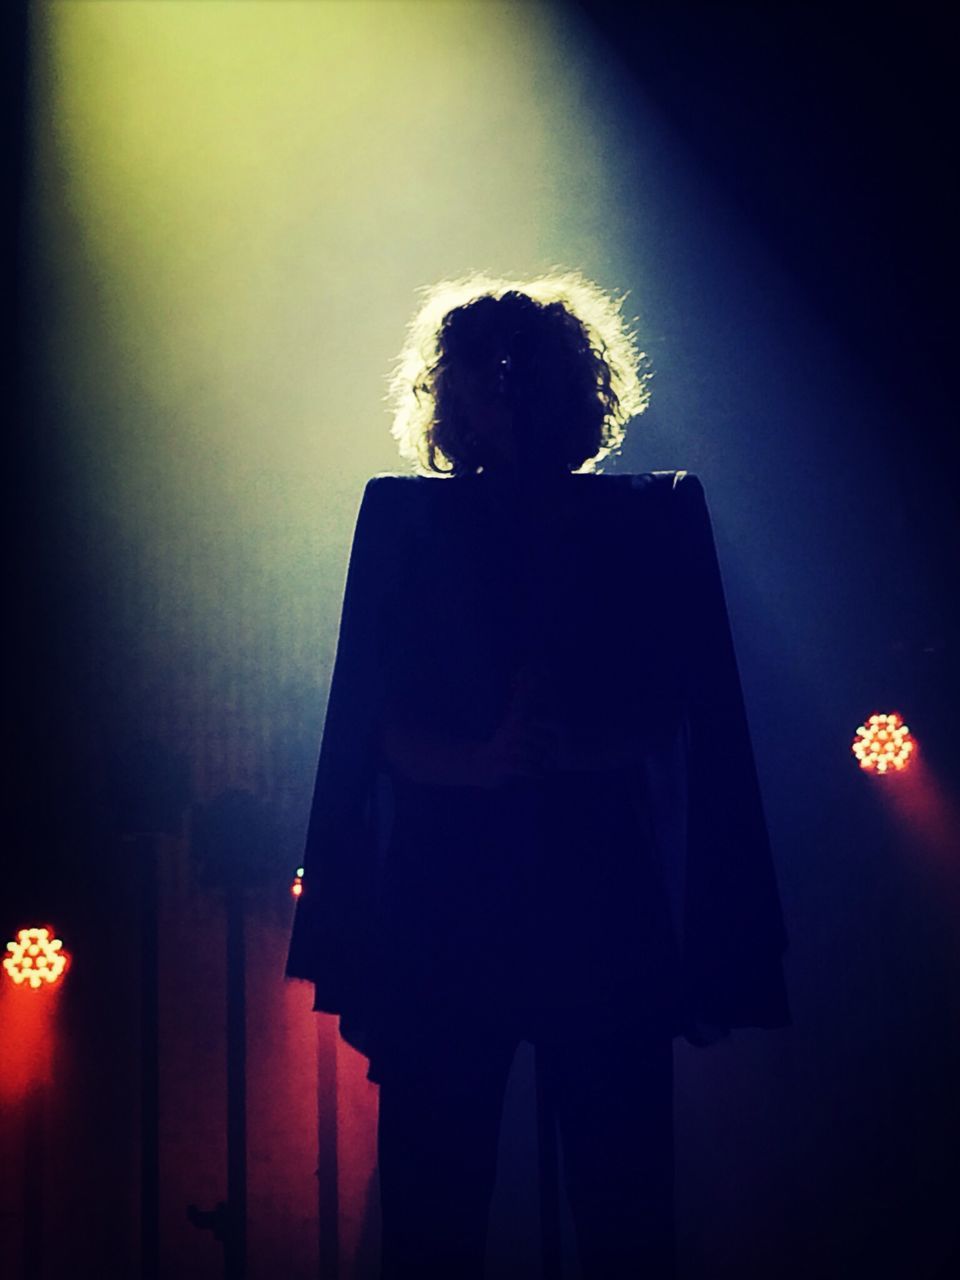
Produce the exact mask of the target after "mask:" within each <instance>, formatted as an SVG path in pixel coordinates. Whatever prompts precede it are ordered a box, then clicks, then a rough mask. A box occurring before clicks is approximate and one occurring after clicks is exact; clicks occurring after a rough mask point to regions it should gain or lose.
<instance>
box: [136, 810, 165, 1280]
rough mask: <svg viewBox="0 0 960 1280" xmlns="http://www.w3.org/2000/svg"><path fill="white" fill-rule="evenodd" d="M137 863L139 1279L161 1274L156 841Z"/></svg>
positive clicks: (142, 848) (144, 838)
mask: <svg viewBox="0 0 960 1280" xmlns="http://www.w3.org/2000/svg"><path fill="white" fill-rule="evenodd" d="M136 845H137V850H138V853H139V862H140V1275H141V1278H142V1280H158V1277H159V1274H160V1204H159V1202H160V1033H159V1015H160V983H159V969H160V966H159V951H158V929H157V840H156V836H153V835H147V834H143V835H140V836H139V837H138V838H137V841H136Z"/></svg>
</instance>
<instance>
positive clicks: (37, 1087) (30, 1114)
mask: <svg viewBox="0 0 960 1280" xmlns="http://www.w3.org/2000/svg"><path fill="white" fill-rule="evenodd" d="M18 994H21V993H18ZM27 998H28V999H29V996H28V997H27ZM45 1087H46V1086H45V1085H44V1084H43V1083H42V1082H41V1081H40V1080H35V1081H33V1082H31V1084H30V1092H29V1094H28V1095H27V1101H26V1124H25V1125H24V1153H23V1274H24V1277H25V1280H34V1278H35V1277H36V1276H41V1275H43V1143H44V1137H45V1134H44V1123H43V1109H44V1096H43V1095H44V1090H45Z"/></svg>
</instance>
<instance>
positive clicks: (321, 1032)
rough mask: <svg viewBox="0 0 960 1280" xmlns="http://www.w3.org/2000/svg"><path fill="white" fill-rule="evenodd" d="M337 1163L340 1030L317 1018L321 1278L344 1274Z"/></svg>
mask: <svg viewBox="0 0 960 1280" xmlns="http://www.w3.org/2000/svg"><path fill="white" fill-rule="evenodd" d="M338 1176H339V1175H338V1162H337V1031H336V1026H335V1025H334V1023H333V1021H332V1019H331V1018H330V1017H329V1016H327V1015H325V1014H321V1015H320V1016H319V1017H318V1018H317V1229H318V1232H319V1272H318V1275H319V1276H320V1280H338V1277H339V1274H340V1238H339V1231H340V1197H339V1186H338Z"/></svg>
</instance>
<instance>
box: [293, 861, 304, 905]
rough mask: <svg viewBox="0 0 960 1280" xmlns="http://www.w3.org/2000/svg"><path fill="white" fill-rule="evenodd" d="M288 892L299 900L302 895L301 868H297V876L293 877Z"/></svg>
mask: <svg viewBox="0 0 960 1280" xmlns="http://www.w3.org/2000/svg"><path fill="white" fill-rule="evenodd" d="M290 892H291V893H292V894H293V896H294V897H295V898H299V897H300V895H301V893H303V867H297V874H296V875H295V876H294V877H293V884H292V885H291V886H290Z"/></svg>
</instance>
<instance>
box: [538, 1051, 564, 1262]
mask: <svg viewBox="0 0 960 1280" xmlns="http://www.w3.org/2000/svg"><path fill="white" fill-rule="evenodd" d="M534 1073H535V1076H536V1086H537V1087H536V1093H537V1156H538V1161H537V1164H538V1169H539V1174H540V1247H541V1260H542V1268H543V1271H542V1274H543V1280H560V1277H561V1276H562V1274H563V1272H562V1264H561V1257H560V1253H561V1251H560V1161H559V1156H558V1150H557V1126H556V1120H555V1118H554V1112H553V1105H552V1102H551V1098H550V1090H549V1088H548V1086H547V1080H546V1074H545V1072H544V1070H543V1064H542V1062H541V1060H540V1054H539V1053H538V1052H536V1051H534Z"/></svg>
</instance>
